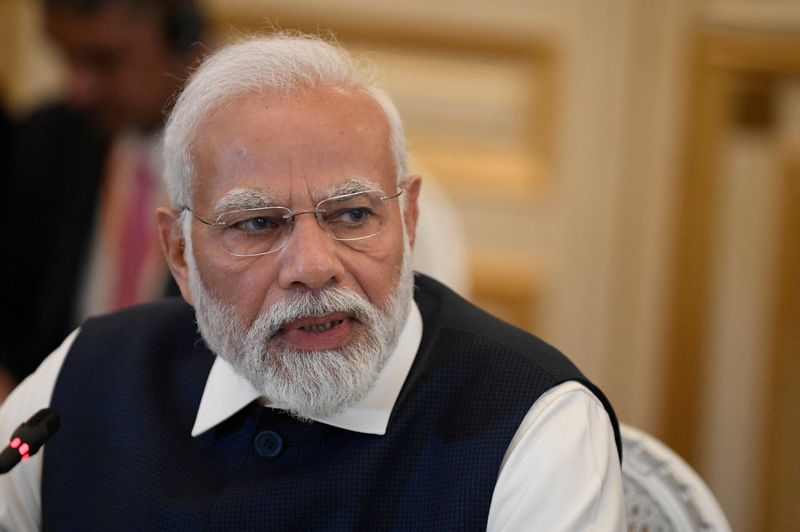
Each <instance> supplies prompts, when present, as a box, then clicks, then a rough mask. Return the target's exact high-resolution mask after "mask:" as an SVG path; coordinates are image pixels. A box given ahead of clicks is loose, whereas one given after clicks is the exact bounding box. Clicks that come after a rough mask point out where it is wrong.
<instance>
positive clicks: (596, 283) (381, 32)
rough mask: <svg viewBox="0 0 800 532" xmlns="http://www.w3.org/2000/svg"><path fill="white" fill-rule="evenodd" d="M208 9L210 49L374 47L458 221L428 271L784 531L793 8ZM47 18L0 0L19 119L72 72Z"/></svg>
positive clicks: (790, 413) (795, 464)
mask: <svg viewBox="0 0 800 532" xmlns="http://www.w3.org/2000/svg"><path fill="white" fill-rule="evenodd" d="M201 5H203V6H204V8H205V9H206V12H207V19H208V24H209V26H210V30H211V32H210V36H211V37H210V39H209V41H208V43H206V45H207V46H208V47H209V49H210V48H213V46H214V44H219V43H222V42H225V41H227V40H230V39H232V38H235V36H236V35H240V34H242V33H246V32H251V31H254V30H262V31H263V30H266V31H269V30H270V29H271V28H282V29H290V28H298V29H302V30H305V31H313V32H316V31H319V30H322V31H327V30H330V31H332V32H333V33H334V34H335V35H336V37H337V39H338V40H339V41H340V42H341V43H343V44H344V45H345V46H347V47H348V48H350V49H352V50H353V51H355V52H359V53H361V52H363V53H364V55H363V57H364V58H365V60H367V61H369V62H371V63H373V64H375V65H376V67H377V69H378V71H379V72H380V74H381V83H382V85H383V86H384V87H386V88H387V89H388V90H389V92H390V93H391V94H392V95H393V97H394V98H395V100H396V102H397V103H398V106H399V107H400V110H401V113H402V114H403V116H404V118H405V120H406V122H407V128H408V134H409V142H410V148H411V151H412V153H413V155H414V161H415V162H414V165H415V167H416V168H417V171H419V172H420V173H422V174H423V175H424V176H427V178H428V182H429V184H430V186H429V190H430V192H429V193H428V194H429V196H428V197H427V198H426V197H425V196H424V194H425V191H423V201H424V202H427V203H428V204H429V205H427V206H428V210H427V211H425V216H426V217H427V219H428V220H427V221H426V222H425V224H423V228H425V227H434V226H436V225H437V224H439V225H441V224H445V223H446V224H449V226H450V229H449V231H450V233H449V234H448V235H447V236H446V237H445V239H444V240H439V241H437V242H435V243H434V244H432V246H433V248H434V249H433V251H438V255H436V254H435V253H433V254H432V258H431V259H429V262H428V264H426V265H423V266H420V267H421V268H422V269H425V270H427V271H432V272H433V273H434V274H436V275H440V276H442V277H444V279H443V280H445V281H446V282H448V283H450V284H451V285H452V286H454V287H455V288H457V289H458V290H459V291H461V292H462V293H463V294H464V295H466V296H468V297H469V298H471V299H473V300H474V301H476V302H477V303H478V304H480V305H481V306H483V307H485V308H487V309H490V310H492V311H493V312H495V313H498V314H500V315H502V316H504V317H505V318H507V319H508V320H510V321H512V322H514V323H516V324H518V325H519V326H521V327H524V328H526V329H528V330H531V331H533V332H535V333H536V334H538V335H539V336H541V337H543V338H545V339H546V340H547V341H549V342H551V343H553V344H555V345H556V346H558V347H559V348H561V349H562V350H563V351H565V352H566V353H567V354H568V355H569V356H570V357H571V358H572V359H573V360H575V362H576V363H577V364H578V365H579V366H580V367H581V368H582V369H583V370H584V372H585V373H586V374H587V375H588V376H589V377H590V378H591V379H593V380H594V381H595V382H597V383H598V384H599V385H600V386H601V387H602V388H603V389H604V390H605V391H606V392H607V393H608V395H609V396H610V398H611V400H612V402H613V403H614V404H615V405H616V408H617V412H618V414H619V417H620V419H621V420H623V421H624V422H626V423H629V424H631V425H634V426H636V427H639V428H641V429H643V430H646V431H648V432H650V433H652V434H654V435H655V436H657V437H659V438H661V439H662V440H663V441H664V442H665V443H666V444H667V445H669V446H670V447H672V448H673V449H675V450H676V451H678V452H679V453H680V454H681V455H682V456H684V458H686V460H687V461H688V462H689V463H690V464H691V465H692V466H694V467H695V468H696V469H697V470H698V472H699V473H700V474H701V476H702V477H703V478H704V479H705V480H706V481H707V482H708V484H709V485H710V487H711V489H712V490H713V491H714V493H715V494H716V495H717V497H718V499H719V501H720V503H721V505H722V507H723V509H724V510H725V512H726V513H727V515H728V517H729V519H730V521H731V524H732V525H733V527H734V529H735V530H739V531H744V532H747V531H760V530H792V529H796V523H798V522H800V505H798V504H797V501H798V500H800V458H798V457H797V456H796V454H797V450H798V449H800V3H798V2H797V1H796V0H786V1H777V0H776V1H769V0H761V1H756V0H715V1H711V0H693V1H690V0H653V1H647V2H645V1H641V0H494V1H492V2H488V1H486V0H458V1H454V0H447V1H445V0H441V1H439V2H430V1H427V0H404V1H395V0H371V1H361V0H337V1H335V2H332V1H330V0H328V1H323V0H306V1H304V2H293V1H290V0H285V1H284V0H206V1H205V2H202V3H201ZM40 19H41V17H40V6H39V5H38V3H37V2H35V1H33V0H0V97H2V102H3V104H4V105H5V107H6V108H7V110H8V112H9V114H11V115H12V116H14V117H19V116H23V115H24V114H25V113H26V112H28V111H29V110H31V109H33V108H34V107H35V106H36V105H37V104H39V103H41V102H42V101H45V100H46V99H48V98H50V97H52V96H53V95H55V94H58V92H59V90H60V86H61V83H62V79H63V75H62V68H61V65H60V60H59V57H58V55H57V53H55V51H54V50H53V49H52V48H51V47H50V45H49V44H48V43H47V41H46V39H45V38H44V36H43V32H42V28H41V23H40V22H41V21H40ZM423 241H424V238H423ZM11 253H13V250H6V256H9V254H11ZM423 254H426V252H423ZM15 260H16V259H15ZM445 263H447V264H445Z"/></svg>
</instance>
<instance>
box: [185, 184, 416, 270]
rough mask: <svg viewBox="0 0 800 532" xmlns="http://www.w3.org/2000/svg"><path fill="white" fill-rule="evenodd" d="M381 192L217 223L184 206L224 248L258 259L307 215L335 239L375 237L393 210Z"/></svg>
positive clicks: (241, 213) (229, 216) (246, 212)
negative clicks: (306, 208)
mask: <svg viewBox="0 0 800 532" xmlns="http://www.w3.org/2000/svg"><path fill="white" fill-rule="evenodd" d="M402 193H403V191H402V190H400V191H399V192H398V193H397V194H394V195H392V196H382V195H381V194H382V193H381V192H380V191H377V190H368V191H364V192H357V193H354V194H343V195H340V196H334V197H332V198H328V199H325V200H322V201H320V202H319V203H317V208H316V209H314V210H313V211H303V212H293V211H292V210H291V209H289V208H288V207H260V208H256V209H243V210H236V211H229V212H226V213H223V214H221V215H219V217H217V219H216V221H213V222H210V221H208V220H204V219H203V218H201V217H200V216H198V215H197V214H195V213H194V212H192V210H191V209H190V208H189V207H184V208H183V210H187V211H189V212H191V213H192V216H194V217H195V218H196V219H197V220H198V221H200V222H202V223H204V224H205V225H207V226H209V227H212V228H215V229H218V230H219V235H220V237H219V242H220V245H221V246H222V249H224V250H225V251H227V252H228V253H230V254H231V255H234V256H236V257H255V256H258V255H266V254H267V253H274V252H275V251H278V250H280V249H281V248H282V247H283V246H284V245H285V243H286V240H287V236H288V235H289V232H290V228H291V226H292V222H293V220H294V219H295V218H296V217H298V216H302V215H303V214H313V215H315V216H316V218H317V223H318V224H319V226H320V227H321V228H322V230H323V231H325V232H326V233H327V234H328V235H330V236H331V238H333V239H334V240H340V241H345V242H349V241H356V240H364V239H365V238H370V237H373V236H375V235H377V234H379V233H380V232H381V231H383V229H384V227H386V223H387V220H388V219H389V215H390V213H391V210H390V209H389V204H388V203H387V201H386V200H391V199H394V198H397V197H399V196H400V194H402Z"/></svg>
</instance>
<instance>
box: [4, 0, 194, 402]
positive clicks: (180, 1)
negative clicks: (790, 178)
mask: <svg viewBox="0 0 800 532" xmlns="http://www.w3.org/2000/svg"><path fill="white" fill-rule="evenodd" d="M43 7H44V13H43V20H44V27H45V30H46V33H47V35H48V36H49V37H50V39H51V40H52V42H53V43H54V44H55V46H56V48H57V50H58V51H59V52H60V54H61V56H62V57H63V59H64V63H65V66H66V79H65V90H64V93H63V100H62V101H58V102H54V103H49V104H47V105H45V106H43V107H41V108H39V109H37V110H35V111H34V112H33V113H32V114H31V115H30V116H29V117H26V118H25V119H23V120H22V121H20V122H18V123H14V124H10V125H9V126H8V131H9V133H8V140H7V141H5V142H3V147H2V148H0V150H7V151H8V155H7V157H4V158H3V163H2V164H3V165H4V169H3V174H4V183H6V184H7V186H6V194H7V196H6V200H5V202H4V209H3V211H4V212H3V215H2V216H3V221H4V222H5V224H4V227H6V237H5V238H6V240H5V242H6V246H7V247H6V251H7V252H8V253H9V255H8V256H9V257H11V259H10V260H7V261H4V264H3V266H2V273H3V274H5V275H4V278H6V279H8V280H9V285H10V286H9V288H8V289H7V291H6V298H5V301H4V305H3V311H2V312H3V313H2V316H0V323H2V327H3V329H2V331H0V338H1V340H0V382H5V383H7V384H6V385H5V386H0V388H6V390H3V389H0V400H1V399H2V397H4V396H5V394H6V393H7V388H8V387H9V386H10V385H13V383H15V382H19V381H20V380H21V379H22V378H24V377H25V376H26V375H28V374H29V373H30V372H31V371H33V369H34V368H36V367H37V366H38V364H39V363H40V362H41V360H42V359H43V358H44V356H45V355H46V354H47V353H49V352H50V351H51V350H52V349H53V348H55V347H56V346H57V345H58V344H59V343H60V341H61V339H62V338H63V336H64V335H65V334H66V333H67V332H69V331H70V330H71V329H73V328H74V327H75V326H76V325H77V324H78V323H80V322H81V321H82V320H83V319H84V318H85V317H86V316H88V315H93V314H97V313H101V312H107V311H110V310H114V309H117V308H122V307H125V306H128V305H131V304H134V303H139V302H142V301H147V300H150V299H152V298H154V297H156V296H159V295H162V294H164V293H165V292H166V293H169V292H174V291H175V290H176V288H175V287H174V284H172V283H171V281H168V279H169V275H168V272H167V268H166V265H165V264H164V261H163V258H162V257H161V254H160V251H159V247H158V240H157V236H156V228H155V220H154V215H153V213H154V211H155V207H156V206H157V205H159V204H160V203H162V202H163V198H164V192H163V190H162V185H161V175H160V172H161V154H160V149H159V142H158V136H159V133H160V130H161V127H162V125H163V121H164V117H165V114H166V112H167V111H168V110H169V109H168V108H169V105H170V99H171V97H172V95H173V94H174V93H175V92H176V91H177V90H178V89H179V88H180V87H181V86H182V84H183V82H184V80H185V78H186V77H187V75H188V70H189V68H191V67H192V66H193V65H194V64H196V63H197V61H198V59H199V58H200V56H201V54H202V52H203V47H202V46H201V45H200V44H199V43H200V42H201V40H202V38H203V29H204V23H203V17H202V14H201V12H200V11H199V8H198V6H197V5H196V4H195V2H194V1H192V0H44V4H43ZM0 125H1V124H0ZM0 135H2V131H0Z"/></svg>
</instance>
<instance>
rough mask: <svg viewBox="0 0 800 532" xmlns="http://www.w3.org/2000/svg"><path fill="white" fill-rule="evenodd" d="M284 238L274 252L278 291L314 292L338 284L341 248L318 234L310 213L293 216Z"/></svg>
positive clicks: (320, 230) (327, 237)
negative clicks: (278, 248)
mask: <svg viewBox="0 0 800 532" xmlns="http://www.w3.org/2000/svg"><path fill="white" fill-rule="evenodd" d="M285 238H286V243H285V244H284V246H283V248H282V249H281V250H280V251H279V252H278V254H279V257H278V268H279V272H278V283H279V284H280V286H281V288H284V289H291V288H298V287H301V286H302V287H305V288H310V289H317V288H323V287H325V286H327V285H331V284H335V283H337V282H339V281H341V278H342V276H343V274H344V266H343V264H342V262H341V260H340V258H339V255H338V252H339V249H338V248H339V247H340V246H341V244H340V243H339V242H337V241H336V240H334V239H333V238H331V237H330V235H328V234H327V233H325V231H323V230H322V228H321V227H320V226H319V223H317V219H316V216H314V214H313V213H305V214H303V215H295V218H294V221H293V224H292V226H291V227H290V230H289V232H288V233H287V235H286V237H285Z"/></svg>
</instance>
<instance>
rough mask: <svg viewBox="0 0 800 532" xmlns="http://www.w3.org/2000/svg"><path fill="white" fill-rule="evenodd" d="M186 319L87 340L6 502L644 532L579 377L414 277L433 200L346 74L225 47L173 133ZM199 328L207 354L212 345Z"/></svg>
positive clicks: (171, 312)
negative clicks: (417, 246)
mask: <svg viewBox="0 0 800 532" xmlns="http://www.w3.org/2000/svg"><path fill="white" fill-rule="evenodd" d="M165 153H166V155H167V158H168V159H167V167H166V175H167V180H168V187H169V190H170V198H171V207H170V208H162V209H160V210H159V211H158V223H159V227H160V234H161V241H162V247H163V250H164V253H165V256H166V258H167V262H168V263H169V267H170V270H171V271H172V274H173V276H174V278H175V280H176V281H177V284H178V286H179V287H180V290H181V293H182V295H183V299H169V300H163V301H160V302H156V303H152V304H148V305H144V306H139V307H134V308H132V309H129V310H126V311H121V312H118V313H116V314H112V315H108V316H105V317H100V318H95V319H91V320H89V321H87V322H86V323H85V324H84V325H83V326H82V327H81V328H80V329H79V330H78V331H76V332H75V333H73V334H72V335H71V336H70V337H69V338H68V339H67V340H66V341H65V343H64V344H63V345H62V346H61V347H60V348H59V349H58V350H56V351H55V352H54V353H53V354H52V355H51V356H50V357H49V358H48V359H47V360H46V361H45V362H44V364H43V365H42V366H41V367H40V368H39V370H38V371H37V372H36V373H35V374H34V375H33V376H32V377H31V378H30V379H28V380H27V381H25V382H24V383H23V384H22V385H21V386H20V387H18V388H17V390H16V391H15V392H14V393H13V394H12V395H11V396H10V398H9V399H8V401H7V403H6V404H5V405H4V407H3V410H2V411H0V429H1V430H3V431H5V432H6V433H9V434H10V432H11V431H12V430H13V428H14V427H15V426H16V425H17V424H18V423H19V422H21V421H22V420H24V419H25V418H26V417H27V416H28V415H29V413H30V412H32V411H33V410H35V409H37V408H38V407H41V406H45V405H50V406H51V407H52V408H53V409H55V410H56V411H58V412H59V414H60V415H61V419H62V427H61V430H60V432H59V433H57V434H56V435H55V436H54V437H53V439H52V440H51V441H50V443H48V444H47V445H46V447H45V449H44V451H43V452H42V453H40V454H37V455H35V456H34V457H33V458H31V459H30V460H29V461H28V462H26V463H23V464H21V465H19V466H18V467H17V468H16V469H14V470H13V471H12V472H11V473H10V474H9V475H6V476H5V477H2V482H0V490H2V491H0V500H2V502H0V523H2V524H3V525H5V526H7V527H9V528H17V529H28V528H36V527H37V526H39V525H44V526H46V527H49V528H53V529H56V530H59V529H72V530H103V529H108V530H120V529H131V530H149V529H155V528H167V529H185V530H204V529H219V530H251V529H253V530H254V529H259V530H485V529H489V530H548V531H551V530H587V529H594V530H621V529H623V528H624V527H623V517H622V499H621V496H622V493H621V492H622V490H621V481H620V470H619V460H618V455H617V445H616V444H615V433H616V420H615V419H614V416H613V412H612V410H611V408H610V406H609V405H608V403H607V401H606V400H605V398H604V397H603V395H602V394H601V393H600V392H599V390H597V389H596V388H595V387H594V386H592V385H591V383H589V382H588V381H587V380H586V379H585V378H584V377H583V376H582V375H581V374H580V373H579V372H578V370H577V369H575V368H574V366H573V365H572V364H571V363H570V362H569V361H568V360H567V359H565V358H564V357H563V356H562V355H561V354H560V353H558V352H557V351H556V350H554V349H553V348H551V347H549V346H547V345H546V344H544V343H543V342H541V341H540V340H538V339H536V338H534V337H532V336H531V335H529V334H527V333H525V332H523V331H520V330H517V329H515V328H513V327H511V326H509V325H506V324H504V323H502V322H500V321H498V320H496V319H494V318H492V317H490V316H488V315H486V314H484V313H483V312H481V311H480V310H478V309H476V308H475V307H473V306H472V305H470V304H469V303H467V302H466V301H464V300H463V299H461V298H459V297H458V296H457V295H455V294H454V293H453V292H451V291H449V290H448V289H447V288H445V287H444V286H443V285H441V284H439V283H437V282H436V281H434V280H432V279H430V278H427V277H424V276H416V277H415V276H414V274H413V273H412V271H411V268H410V266H409V264H410V254H411V249H412V248H413V245H414V238H415V228H416V222H417V216H418V208H417V200H418V195H419V193H420V187H421V179H420V178H419V177H417V176H408V175H407V173H406V168H405V157H406V154H405V146H404V137H403V131H402V124H401V122H400V118H399V116H398V114H397V111H396V110H395V108H394V106H393V105H392V103H391V101H390V100H389V99H388V97H387V96H386V95H385V94H383V93H382V92H380V91H379V90H377V89H376V88H374V87H373V86H371V85H370V84H369V82H368V81H366V80H365V79H364V78H363V77H362V76H361V74H360V73H359V71H358V69H357V68H356V66H355V64H354V62H353V61H352V60H351V58H349V57H348V56H347V55H346V54H345V53H344V52H343V51H342V50H340V49H338V48H337V47H335V46H332V45H330V44H327V43H324V42H322V41H320V40H317V39H315V38H311V37H302V36H285V35H276V36H273V37H270V38H264V39H256V40H251V41H248V42H243V43H241V44H237V45H233V46H231V47H228V48H225V49H222V50H221V51H219V52H217V53H216V54H215V55H213V56H212V57H210V58H209V59H208V60H207V61H206V62H205V63H204V64H203V65H202V66H201V67H200V69H199V70H198V71H197V72H196V73H195V74H194V76H193V77H192V79H191V80H190V82H189V83H188V85H187V87H186V88H185V90H184V92H183V93H182V95H181V96H180V98H179V99H178V101H177V103H176V105H175V108H174V110H173V112H172V115H171V117H170V120H169V123H168V125H167V128H166V131H165ZM198 329H199V333H198Z"/></svg>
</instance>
